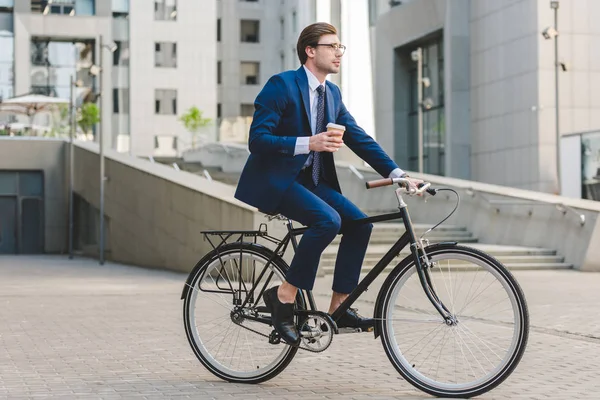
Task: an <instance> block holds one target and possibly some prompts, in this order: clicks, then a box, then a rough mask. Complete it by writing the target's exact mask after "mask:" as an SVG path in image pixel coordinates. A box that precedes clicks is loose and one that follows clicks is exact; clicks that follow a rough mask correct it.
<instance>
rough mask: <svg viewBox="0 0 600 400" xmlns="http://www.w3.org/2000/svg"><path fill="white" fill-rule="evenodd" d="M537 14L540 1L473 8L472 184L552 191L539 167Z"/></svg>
mask: <svg viewBox="0 0 600 400" xmlns="http://www.w3.org/2000/svg"><path fill="white" fill-rule="evenodd" d="M539 3H540V4H541V3H542V2H539ZM543 3H544V4H546V5H548V4H549V2H543ZM537 9H538V1H537V0H524V1H487V0H486V1H472V2H471V18H470V31H471V32H470V33H471V46H470V47H471V49H470V62H471V82H470V86H471V118H472V119H471V140H472V154H471V170H472V179H474V180H478V181H484V182H489V183H494V184H500V185H508V186H513V187H521V188H530V189H534V190H547V191H550V190H549V189H551V188H550V187H549V186H548V185H547V183H548V182H547V179H540V174H539V171H540V169H539V161H538V160H539V158H538V151H539V150H538V149H539V143H538V140H537V132H538V126H537V122H538V121H537V112H536V110H537V108H536V106H537V105H538V57H537V48H538V43H539V39H538V37H539V38H541V37H542V36H541V34H540V31H538V24H537ZM547 84H548V85H550V84H551V83H550V82H548V83H547ZM544 101H546V100H544Z"/></svg>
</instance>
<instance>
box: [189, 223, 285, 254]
mask: <svg viewBox="0 0 600 400" xmlns="http://www.w3.org/2000/svg"><path fill="white" fill-rule="evenodd" d="M200 233H202V235H203V236H204V240H206V241H208V243H210V245H211V246H212V248H213V250H217V249H218V248H220V247H221V246H223V245H226V244H230V243H236V242H239V243H254V244H256V243H257V241H258V238H262V239H264V240H266V241H268V242H271V243H273V244H275V245H279V244H280V243H281V239H278V238H276V237H273V236H270V235H269V233H268V232H267V224H265V223H261V224H260V225H259V227H258V230H248V231H240V230H235V231H201V232H200ZM211 237H212V238H213V240H215V242H217V241H219V243H218V244H215V243H213V240H211ZM245 238H251V239H250V240H244V239H245Z"/></svg>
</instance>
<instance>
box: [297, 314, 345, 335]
mask: <svg viewBox="0 0 600 400" xmlns="http://www.w3.org/2000/svg"><path fill="white" fill-rule="evenodd" d="M294 314H295V315H297V316H299V317H304V318H306V319H308V318H310V317H311V316H319V317H321V318H323V319H325V320H326V321H327V323H328V324H329V326H330V327H331V328H332V329H333V333H339V330H338V327H337V324H336V323H335V321H334V320H333V319H332V318H331V315H329V314H327V313H326V312H323V311H313V310H296V311H294Z"/></svg>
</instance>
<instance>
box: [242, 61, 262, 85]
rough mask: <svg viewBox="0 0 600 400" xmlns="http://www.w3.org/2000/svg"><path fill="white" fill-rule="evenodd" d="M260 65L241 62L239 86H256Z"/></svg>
mask: <svg viewBox="0 0 600 400" xmlns="http://www.w3.org/2000/svg"><path fill="white" fill-rule="evenodd" d="M259 69H260V65H259V63H257V62H247V61H243V62H242V63H241V68H240V70H241V73H240V76H241V82H240V83H241V84H242V85H258V74H259Z"/></svg>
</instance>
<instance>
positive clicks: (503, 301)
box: [379, 244, 529, 397]
mask: <svg viewBox="0 0 600 400" xmlns="http://www.w3.org/2000/svg"><path fill="white" fill-rule="evenodd" d="M427 254H428V256H429V258H430V260H431V262H432V267H431V268H430V269H427V274H428V275H429V280H430V282H431V284H430V286H431V287H432V288H433V290H434V291H435V293H436V294H437V296H438V298H439V299H440V300H441V302H442V303H443V304H444V306H445V307H446V308H447V309H448V311H450V313H451V315H452V316H453V317H454V322H452V323H447V322H446V321H445V320H444V319H443V318H442V317H441V316H440V314H439V313H438V312H437V310H436V309H435V308H434V307H433V305H432V304H431V302H430V301H429V299H428V298H427V296H426V294H425V292H424V290H423V287H422V285H421V282H420V279H419V274H418V272H417V268H416V266H415V263H414V260H412V257H411V258H407V259H406V260H405V261H404V262H403V263H401V264H400V266H399V267H397V268H396V269H395V270H394V271H393V272H392V273H391V274H390V276H389V277H388V279H387V280H386V282H385V283H384V285H383V287H382V289H381V290H382V293H381V294H382V301H383V307H382V316H383V318H382V319H381V321H379V324H380V325H379V329H380V330H379V332H381V340H382V343H383V347H384V349H385V352H386V354H387V356H388V358H389V359H390V361H391V362H392V364H393V365H394V367H395V368H396V369H397V370H398V372H399V373H400V374H401V375H402V376H403V377H404V378H405V379H406V380H407V381H408V382H410V383H411V384H412V385H413V386H415V387H417V388H419V389H421V390H423V391H425V392H427V393H429V394H432V395H435V396H443V397H473V396H478V395H480V394H483V393H485V392H487V391H489V390H491V389H493V388H494V387H496V386H497V385H499V384H500V383H501V382H502V381H503V380H504V379H506V378H507V377H508V376H509V375H510V374H511V372H512V371H513V370H514V368H515V367H516V366H517V364H518V363H519V361H520V360H521V357H522V356H523V352H524V351H525V347H526V344H527V338H528V335H529V315H528V311H527V304H526V302H525V297H524V295H523V292H522V290H521V288H520V287H519V285H518V283H517V282H516V280H515V279H514V277H513V276H512V274H511V273H510V272H509V271H508V270H507V269H506V268H505V267H504V266H503V265H502V264H501V263H500V262H498V261H497V260H495V259H494V258H493V257H491V256H489V255H487V254H485V253H483V252H481V251H478V250H476V249H472V248H468V247H463V246H457V245H454V244H449V245H434V246H430V248H429V250H427Z"/></svg>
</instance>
